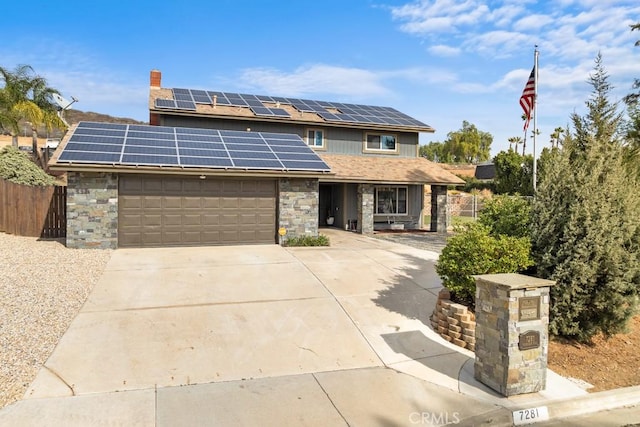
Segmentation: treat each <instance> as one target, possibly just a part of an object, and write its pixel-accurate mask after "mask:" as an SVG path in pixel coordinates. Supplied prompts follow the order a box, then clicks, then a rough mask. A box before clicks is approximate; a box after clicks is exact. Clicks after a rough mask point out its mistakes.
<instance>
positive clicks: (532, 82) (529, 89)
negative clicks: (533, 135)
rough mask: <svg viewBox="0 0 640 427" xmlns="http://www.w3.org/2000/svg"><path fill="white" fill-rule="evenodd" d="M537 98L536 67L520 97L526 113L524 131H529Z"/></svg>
mask: <svg viewBox="0 0 640 427" xmlns="http://www.w3.org/2000/svg"><path fill="white" fill-rule="evenodd" d="M535 96H536V67H535V66H534V67H533V69H532V70H531V74H530V75H529V80H527V84H526V85H524V90H523V91H522V95H521V96H520V106H521V107H522V110H523V111H524V117H525V120H524V131H525V132H526V131H527V128H528V127H529V120H531V113H532V112H533V101H534V99H535Z"/></svg>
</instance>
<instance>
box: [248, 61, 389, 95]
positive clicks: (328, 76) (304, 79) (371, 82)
mask: <svg viewBox="0 0 640 427" xmlns="http://www.w3.org/2000/svg"><path fill="white" fill-rule="evenodd" d="M240 80H241V82H242V84H244V85H245V86H247V87H251V88H255V89H258V90H261V91H264V92H265V93H277V94H282V95H283V96H303V95H308V94H313V93H336V94H342V95H345V96H380V95H385V94H387V93H388V90H387V88H385V86H384V85H383V84H382V81H381V80H382V78H381V76H380V75H379V74H376V73H375V72H373V71H369V70H364V69H360V68H347V67H337V66H332V65H325V64H314V65H307V66H303V67H299V68H297V69H295V70H293V71H292V72H284V71H281V70H277V69H274V68H249V69H245V70H243V71H242V73H241V75H240Z"/></svg>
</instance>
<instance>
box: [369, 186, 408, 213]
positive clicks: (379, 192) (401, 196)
mask: <svg viewBox="0 0 640 427" xmlns="http://www.w3.org/2000/svg"><path fill="white" fill-rule="evenodd" d="M375 205H376V214H378V215H406V214H407V212H408V206H407V187H376V200H375Z"/></svg>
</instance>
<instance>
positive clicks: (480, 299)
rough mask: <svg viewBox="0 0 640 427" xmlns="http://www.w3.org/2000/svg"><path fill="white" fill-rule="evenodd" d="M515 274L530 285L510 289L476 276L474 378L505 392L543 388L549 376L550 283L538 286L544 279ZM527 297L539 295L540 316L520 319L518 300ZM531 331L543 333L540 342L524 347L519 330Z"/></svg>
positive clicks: (521, 331)
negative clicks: (521, 346) (524, 319)
mask: <svg viewBox="0 0 640 427" xmlns="http://www.w3.org/2000/svg"><path fill="white" fill-rule="evenodd" d="M495 276H499V275H495ZM505 276H508V275H505ZM513 276H518V277H520V278H521V281H522V283H524V284H525V285H526V284H529V285H531V287H530V288H522V289H511V290H509V289H507V288H506V286H505V287H503V286H498V285H496V284H495V283H492V282H489V281H487V280H485V279H483V276H479V277H477V278H476V316H477V319H476V321H477V324H476V336H477V343H476V361H475V366H474V372H475V378H476V379H477V380H478V381H480V382H482V383H483V384H485V385H487V386H489V387H491V388H492V389H494V390H496V391H498V392H499V393H501V394H502V395H504V396H513V395H516V394H524V393H535V392H538V391H540V390H544V389H545V387H546V380H547V377H546V374H547V350H548V345H549V333H548V324H549V287H548V286H546V287H545V286H542V287H538V288H536V287H535V281H540V280H541V279H535V278H533V279H532V278H530V277H527V276H522V275H513ZM550 283H552V282H550ZM524 297H538V298H540V307H539V310H540V319H539V320H529V321H520V320H519V311H518V304H519V302H518V301H519V299H520V298H524ZM529 331H531V332H537V333H539V334H540V335H539V337H540V344H539V346H538V347H536V348H532V349H522V350H521V349H520V348H519V338H520V334H522V333H524V332H529Z"/></svg>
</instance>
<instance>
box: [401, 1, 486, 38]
mask: <svg viewBox="0 0 640 427" xmlns="http://www.w3.org/2000/svg"><path fill="white" fill-rule="evenodd" d="M488 12H489V8H488V7H487V6H486V5H485V4H483V3H482V2H479V1H475V0H466V1H462V2H461V1H455V0H435V1H429V0H419V1H417V2H414V3H410V4H406V5H404V6H400V7H394V8H391V15H392V17H393V18H394V19H396V20H399V21H405V22H406V23H405V24H402V25H401V29H402V30H403V31H406V32H408V33H412V34H426V33H430V32H439V31H442V32H447V31H451V30H454V29H455V28H456V27H458V26H460V25H472V24H476V23H478V22H481V21H482V20H483V18H484V17H485V16H486V15H487V13H488Z"/></svg>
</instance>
